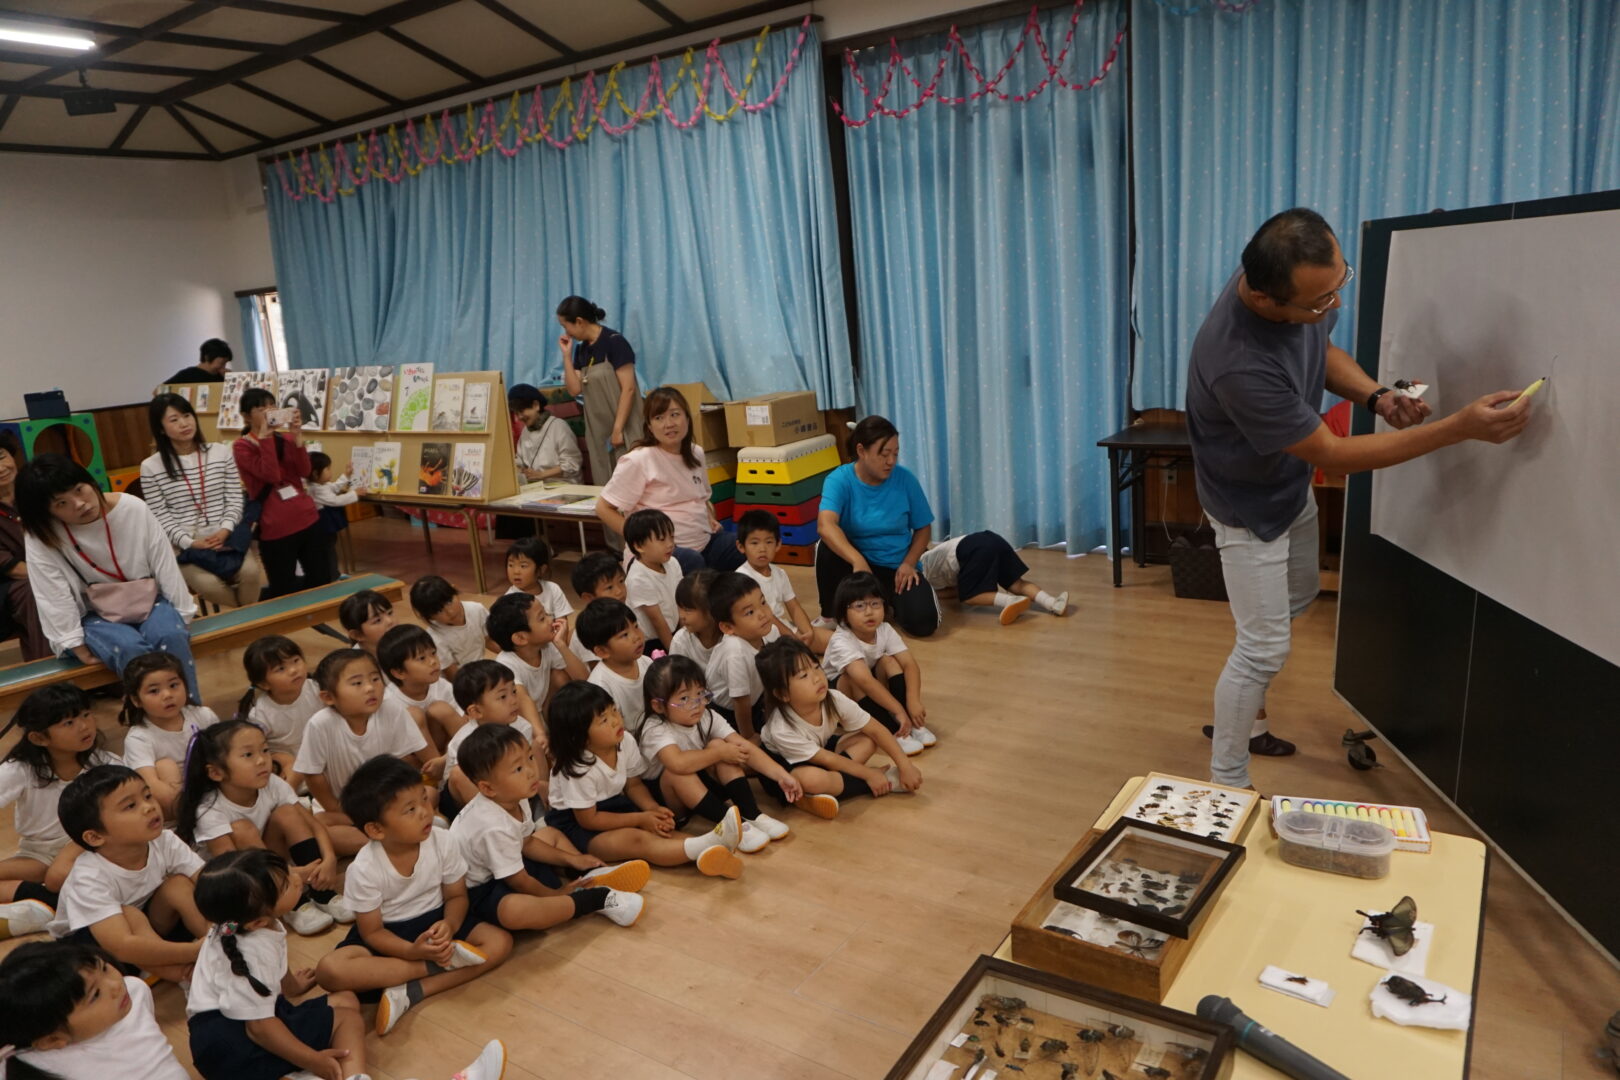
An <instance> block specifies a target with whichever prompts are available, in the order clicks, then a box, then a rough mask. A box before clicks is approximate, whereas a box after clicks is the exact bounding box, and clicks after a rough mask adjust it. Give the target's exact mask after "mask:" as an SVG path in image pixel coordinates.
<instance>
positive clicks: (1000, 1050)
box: [992, 1043, 1007, 1058]
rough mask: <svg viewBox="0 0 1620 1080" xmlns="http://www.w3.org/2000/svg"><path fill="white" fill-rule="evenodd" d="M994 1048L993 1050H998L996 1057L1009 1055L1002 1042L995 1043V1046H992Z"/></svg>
mask: <svg viewBox="0 0 1620 1080" xmlns="http://www.w3.org/2000/svg"><path fill="white" fill-rule="evenodd" d="M992 1049H993V1050H995V1052H996V1057H998V1058H1004V1057H1006V1056H1007V1051H1005V1050H1003V1049H1002V1048H1001V1044H1000V1043H996V1044H995V1045H994V1046H993V1047H992Z"/></svg>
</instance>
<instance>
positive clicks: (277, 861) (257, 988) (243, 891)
mask: <svg viewBox="0 0 1620 1080" xmlns="http://www.w3.org/2000/svg"><path fill="white" fill-rule="evenodd" d="M289 873H290V871H289V870H288V869H287V860H286V859H283V858H282V857H281V856H280V855H277V854H276V853H275V852H273V851H269V850H267V849H265V848H248V849H246V850H243V851H227V852H226V853H225V854H223V855H216V856H214V857H213V858H212V859H209V860H208V862H207V863H206V864H205V865H204V866H203V868H202V869H201V870H200V871H198V873H197V888H196V893H195V899H196V901H197V911H198V912H199V913H200V914H201V915H202V917H203V918H205V919H207V920H208V921H209V922H211V923H213V924H214V927H215V931H216V936H217V937H218V939H219V946H220V948H222V949H224V950H225V958H226V959H227V960H229V961H230V962H231V974H233V975H238V976H240V977H242V978H244V979H246V980H247V981H248V985H249V986H251V987H253V992H254V993H255V994H258V995H259V996H260V997H269V996H270V995H271V993H272V991H271V989H270V988H269V987H268V986H266V985H264V983H262V982H260V981H259V980H258V979H257V978H255V977H254V974H253V972H252V971H250V970H248V966H247V959H246V958H245V957H244V956H243V955H242V944H241V942H239V941H237V940H236V939H237V938H238V937H239V936H240V935H242V934H250V933H253V932H254V931H251V930H244V929H243V927H244V926H246V925H247V924H248V923H250V922H252V921H254V920H255V919H263V918H265V917H267V916H270V915H272V914H274V913H275V910H276V901H277V900H278V899H280V897H281V890H282V889H285V888H286V887H287V877H288V874H289ZM278 989H279V987H278Z"/></svg>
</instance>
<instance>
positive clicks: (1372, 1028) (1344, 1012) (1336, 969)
mask: <svg viewBox="0 0 1620 1080" xmlns="http://www.w3.org/2000/svg"><path fill="white" fill-rule="evenodd" d="M1141 782H1142V778H1141V777H1139V776H1138V777H1133V778H1132V779H1130V780H1129V781H1127V782H1126V784H1125V786H1124V787H1123V788H1121V789H1120V791H1119V794H1118V795H1116V796H1115V797H1114V800H1113V802H1111V803H1110V804H1109V806H1108V809H1107V810H1105V811H1104V812H1103V815H1102V816H1101V817H1099V818H1098V819H1097V822H1096V827H1097V828H1099V829H1103V828H1107V827H1108V826H1109V825H1110V824H1112V823H1113V822H1114V820H1115V819H1117V818H1118V817H1119V816H1120V814H1121V813H1122V812H1123V811H1124V810H1125V806H1126V804H1127V802H1128V801H1129V799H1130V796H1131V794H1132V793H1133V792H1135V791H1136V788H1137V785H1139V784H1140V783H1141ZM1327 794H1331V793H1324V795H1327ZM1268 810H1269V807H1268V806H1267V805H1265V804H1262V805H1261V806H1260V807H1258V808H1256V810H1255V816H1254V820H1253V822H1252V823H1251V825H1250V828H1249V832H1248V835H1247V836H1246V837H1245V838H1244V840H1243V843H1244V846H1245V847H1246V848H1247V849H1248V855H1247V857H1246V858H1245V859H1244V860H1243V865H1242V866H1240V867H1238V869H1237V872H1236V873H1234V874H1233V875H1232V877H1231V880H1230V881H1229V882H1228V883H1227V886H1226V889H1225V890H1224V891H1223V892H1222V893H1221V895H1220V897H1219V898H1218V899H1217V900H1216V902H1215V905H1214V907H1213V908H1212V909H1211V910H1210V914H1209V918H1208V920H1207V921H1206V922H1205V924H1204V926H1203V928H1202V929H1201V931H1200V932H1199V935H1198V940H1197V941H1196V942H1195V943H1194V945H1193V948H1192V951H1191V953H1190V954H1189V955H1188V957H1187V962H1186V964H1185V965H1184V966H1183V967H1182V969H1181V971H1180V973H1179V974H1178V975H1177V976H1176V981H1175V983H1174V984H1173V985H1172V986H1171V988H1170V995H1169V997H1167V998H1165V1001H1164V1003H1165V1004H1166V1005H1168V1006H1169V1007H1171V1008H1173V1009H1181V1010H1183V1011H1185V1012H1195V1011H1197V1008H1198V1002H1199V1001H1200V1000H1201V999H1202V998H1203V997H1204V995H1206V994H1220V995H1222V996H1224V997H1229V998H1231V999H1232V1000H1233V1001H1234V1002H1236V1003H1237V1005H1238V1007H1239V1008H1241V1009H1242V1010H1243V1011H1244V1012H1245V1013H1247V1014H1248V1015H1249V1016H1251V1017H1253V1018H1254V1019H1255V1020H1258V1021H1259V1022H1260V1023H1262V1024H1264V1025H1265V1026H1266V1027H1268V1028H1270V1029H1271V1030H1272V1031H1274V1032H1276V1033H1277V1034H1278V1035H1280V1036H1282V1037H1283V1038H1285V1039H1287V1040H1288V1041H1289V1042H1291V1043H1293V1044H1294V1045H1295V1046H1298V1047H1300V1048H1301V1049H1303V1050H1305V1051H1307V1052H1308V1053H1311V1054H1314V1055H1316V1056H1317V1057H1318V1058H1320V1059H1321V1060H1322V1061H1323V1062H1325V1063H1326V1064H1328V1065H1330V1066H1332V1067H1333V1068H1335V1069H1337V1070H1339V1071H1340V1072H1342V1073H1344V1074H1345V1075H1346V1076H1349V1077H1351V1078H1352V1080H1392V1078H1395V1077H1411V1078H1413V1080H1416V1078H1419V1077H1421V1078H1422V1080H1448V1078H1450V1077H1457V1078H1458V1080H1462V1078H1464V1077H1466V1076H1467V1075H1468V1054H1469V1048H1470V1046H1471V1042H1472V1035H1473V1029H1472V1027H1470V1029H1469V1030H1468V1031H1467V1032H1462V1031H1435V1030H1432V1029H1429V1028H1404V1027H1401V1026H1399V1025H1398V1024H1394V1023H1391V1022H1390V1021H1388V1020H1379V1019H1375V1018H1374V1017H1373V1015H1372V1009H1371V1006H1370V1005H1369V1003H1368V1000H1367V995H1368V994H1369V993H1370V992H1371V991H1372V988H1373V986H1374V985H1375V984H1376V983H1377V982H1378V981H1379V979H1381V978H1382V977H1383V976H1382V972H1381V971H1380V969H1378V968H1375V967H1372V966H1370V965H1368V964H1364V963H1362V962H1361V961H1360V960H1353V959H1351V957H1350V947H1351V944H1352V943H1353V940H1354V938H1355V935H1356V931H1357V930H1358V929H1359V928H1360V926H1361V924H1362V919H1361V916H1360V915H1357V914H1356V909H1357V908H1361V909H1363V910H1366V911H1377V910H1383V909H1387V908H1389V907H1391V906H1392V905H1394V903H1395V901H1397V900H1399V899H1400V898H1401V896H1402V895H1403V894H1406V895H1410V896H1411V897H1412V898H1413V899H1414V900H1416V901H1417V905H1418V918H1419V919H1420V920H1421V921H1423V922H1431V923H1434V924H1435V927H1436V929H1435V933H1434V939H1433V942H1432V944H1431V945H1430V947H1429V961H1428V971H1427V972H1426V974H1427V976H1428V977H1429V978H1432V979H1438V980H1439V981H1440V982H1443V983H1445V984H1446V985H1448V986H1451V987H1454V988H1455V989H1457V990H1460V991H1462V992H1464V993H1468V994H1473V993H1474V991H1475V989H1476V986H1477V983H1478V977H1479V945H1480V931H1481V928H1482V926H1483V924H1484V917H1485V873H1486V869H1487V863H1488V858H1489V853H1488V851H1487V849H1486V847H1485V845H1484V844H1482V843H1480V842H1479V841H1478V840H1474V839H1471V838H1469V837H1465V836H1453V835H1450V834H1447V833H1435V834H1434V847H1433V850H1432V851H1431V852H1430V853H1429V854H1427V855H1419V854H1416V853H1413V852H1406V851H1397V852H1396V853H1395V854H1394V855H1393V856H1392V858H1391V862H1390V871H1389V876H1388V877H1385V878H1381V879H1379V880H1377V881H1363V880H1361V879H1359V878H1351V877H1345V876H1343V875H1340V874H1330V873H1326V872H1324V871H1321V870H1306V869H1303V868H1301V867H1297V866H1289V865H1288V864H1287V863H1285V862H1283V861H1282V857H1281V856H1280V855H1279V854H1278V853H1277V838H1276V837H1274V836H1273V835H1272V834H1271V827H1270V825H1269V823H1268V822H1267V820H1266V813H1267V811H1268ZM996 955H997V956H999V957H1002V958H1003V959H1010V958H1011V939H1010V938H1009V939H1008V940H1005V941H1003V942H1002V943H1001V948H1000V949H998V950H996ZM1268 964H1276V965H1277V966H1278V967H1282V968H1287V969H1288V970H1289V971H1297V972H1300V973H1301V974H1305V975H1310V976H1312V977H1314V978H1318V979H1325V980H1327V982H1328V983H1329V984H1330V985H1331V986H1332V987H1333V988H1334V990H1336V991H1337V992H1338V996H1337V997H1336V998H1335V999H1334V1001H1333V1004H1332V1006H1331V1007H1329V1008H1326V1009H1324V1008H1322V1007H1321V1006H1319V1005H1312V1004H1310V1003H1309V1002H1305V1001H1300V1000H1297V999H1295V998H1290V997H1287V996H1286V995H1283V994H1279V993H1277V992H1275V991H1272V990H1267V989H1265V988H1264V987H1262V986H1261V985H1260V981H1259V979H1260V972H1261V970H1262V969H1264V968H1265V967H1266V965H1268ZM1474 1004H1475V1006H1476V1009H1475V1011H1476V1014H1477V1006H1478V1001H1477V1000H1476V1001H1475V1003H1474ZM1281 1076H1283V1074H1282V1073H1280V1072H1278V1071H1277V1070H1275V1069H1273V1068H1271V1067H1270V1066H1269V1065H1263V1064H1261V1063H1260V1062H1259V1061H1257V1060H1256V1059H1254V1058H1253V1057H1251V1056H1249V1055H1248V1054H1246V1053H1243V1052H1241V1051H1240V1052H1239V1053H1238V1055H1237V1067H1236V1068H1235V1069H1234V1070H1233V1072H1232V1080H1275V1078H1278V1077H1281Z"/></svg>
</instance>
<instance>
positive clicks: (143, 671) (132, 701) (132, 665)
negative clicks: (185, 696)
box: [118, 650, 186, 727]
mask: <svg viewBox="0 0 1620 1080" xmlns="http://www.w3.org/2000/svg"><path fill="white" fill-rule="evenodd" d="M160 671H168V672H172V673H174V674H175V675H178V676H179V677H180V682H181V683H182V684H183V683H184V682H185V681H186V666H185V665H184V664H182V663H181V662H180V658H179V657H178V656H176V655H174V653H167V652H160V651H156V650H154V651H152V652H149V653H142V654H141V655H139V656H137V657H136V658H135V659H133V660H131V661H130V662H129V663H128V664H125V665H124V704H123V705H122V707H120V708H119V710H118V722H119V723H120V724H123V725H124V726H125V727H134V726H135V725H136V724H144V723H146V711H145V710H144V709H142V708H141V683H143V682H145V681H146V677H147V676H148V675H153V674H156V673H157V672H160Z"/></svg>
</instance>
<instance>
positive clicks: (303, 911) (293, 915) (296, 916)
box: [282, 900, 336, 937]
mask: <svg viewBox="0 0 1620 1080" xmlns="http://www.w3.org/2000/svg"><path fill="white" fill-rule="evenodd" d="M282 921H283V922H285V923H286V924H287V925H288V926H290V927H292V932H293V933H295V934H302V935H303V936H304V937H309V936H310V935H311V934H319V933H320V932H321V931H323V930H330V929H331V928H332V923H333V922H335V921H336V920H335V919H333V918H332V916H330V915H328V914H327V913H326V912H324V911H322V910H321V909H320V906H319V905H318V904H316V903H315V901H313V900H307V901H305V902H304V903H303V904H300V905H299V906H298V907H295V908H293V909H292V910H291V911H290V912H288V913H287V916H286V918H284V919H283V920H282Z"/></svg>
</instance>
